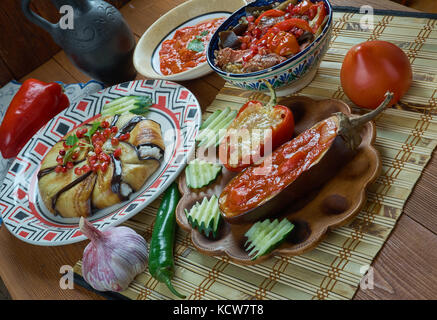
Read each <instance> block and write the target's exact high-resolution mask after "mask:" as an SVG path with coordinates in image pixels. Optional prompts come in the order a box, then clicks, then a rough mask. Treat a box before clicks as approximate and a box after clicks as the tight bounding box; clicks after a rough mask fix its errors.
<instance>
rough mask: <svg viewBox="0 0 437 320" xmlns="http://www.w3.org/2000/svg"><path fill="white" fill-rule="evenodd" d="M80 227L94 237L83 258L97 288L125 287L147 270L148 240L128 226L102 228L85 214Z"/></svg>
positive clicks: (85, 274) (85, 273) (88, 277)
mask: <svg viewBox="0 0 437 320" xmlns="http://www.w3.org/2000/svg"><path fill="white" fill-rule="evenodd" d="M79 228H80V230H81V231H82V233H83V234H84V235H85V236H86V237H87V238H88V239H90V240H91V242H90V243H89V244H88V245H87V246H86V248H85V250H84V253H83V259H82V276H83V278H84V279H85V280H86V282H88V284H89V285H91V286H92V287H93V288H94V289H95V290H98V291H116V292H119V291H123V290H125V289H127V287H128V286H129V284H130V283H131V282H132V280H133V279H134V278H135V276H136V275H138V274H139V273H141V272H142V271H144V270H145V268H146V266H147V262H148V258H149V254H148V250H147V242H146V240H144V238H143V237H142V236H140V235H139V234H138V233H136V232H135V231H134V230H132V229H131V228H128V227H124V226H122V227H112V228H108V229H107V230H105V231H100V230H98V229H97V228H96V227H94V226H93V225H92V224H91V223H90V222H88V221H87V220H86V219H84V218H83V217H81V218H80V221H79Z"/></svg>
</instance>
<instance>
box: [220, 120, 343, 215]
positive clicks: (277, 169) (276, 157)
mask: <svg viewBox="0 0 437 320" xmlns="http://www.w3.org/2000/svg"><path fill="white" fill-rule="evenodd" d="M336 136H337V123H336V121H335V120H334V119H333V118H328V119H326V120H324V121H322V122H320V123H319V124H318V125H317V126H315V127H313V128H310V129H308V130H306V131H305V132H303V133H301V134H300V135H299V136H297V137H296V138H295V139H293V140H291V141H289V142H287V143H285V144H283V145H282V146H280V147H279V148H277V149H276V150H275V151H274V152H273V153H272V154H271V155H270V156H269V157H268V158H267V159H266V160H264V162H263V163H261V164H259V165H257V166H252V167H249V168H247V169H246V170H245V171H243V172H241V173H240V174H239V175H238V176H236V177H235V178H234V179H232V180H231V181H230V182H229V184H228V185H227V186H226V187H225V189H224V190H223V193H222V195H221V197H220V207H221V208H226V210H225V211H226V212H223V214H225V215H227V216H236V215H238V214H241V213H244V212H246V211H248V210H251V209H253V208H255V207H257V206H259V205H261V204H263V203H264V202H265V201H267V200H269V199H270V198H271V197H272V196H274V195H276V194H277V193H278V192H280V191H282V190H283V189H284V188H285V187H287V186H288V185H289V184H291V183H292V182H293V181H294V180H296V179H297V178H298V177H299V176H300V175H301V174H302V173H303V172H304V171H307V170H308V169H309V168H310V167H311V166H312V164H314V163H315V162H316V161H317V160H318V159H319V158H320V157H321V156H322V155H323V154H324V152H325V151H326V150H328V149H329V147H330V146H331V145H332V143H333V141H334V139H335V137H336ZM269 161H271V167H268V168H265V170H266V172H265V173H264V174H259V170H260V169H261V168H260V167H263V166H265V165H266V164H268V163H269Z"/></svg>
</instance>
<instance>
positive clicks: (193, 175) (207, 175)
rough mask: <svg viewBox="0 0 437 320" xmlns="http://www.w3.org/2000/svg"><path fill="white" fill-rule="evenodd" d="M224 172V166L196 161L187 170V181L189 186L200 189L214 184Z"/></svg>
mask: <svg viewBox="0 0 437 320" xmlns="http://www.w3.org/2000/svg"><path fill="white" fill-rule="evenodd" d="M221 172H222V166H220V165H217V164H213V163H209V162H206V161H204V160H199V159H194V160H193V161H191V162H190V163H189V164H188V166H187V167H186V168H185V180H186V182H187V186H188V187H190V188H192V189H199V188H202V187H205V186H207V185H209V184H210V183H212V182H214V181H215V180H216V179H217V177H218V176H219V174H220V173H221Z"/></svg>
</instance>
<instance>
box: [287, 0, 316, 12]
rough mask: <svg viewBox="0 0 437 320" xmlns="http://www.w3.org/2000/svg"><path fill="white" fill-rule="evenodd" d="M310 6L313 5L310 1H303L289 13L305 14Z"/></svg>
mask: <svg viewBox="0 0 437 320" xmlns="http://www.w3.org/2000/svg"><path fill="white" fill-rule="evenodd" d="M312 6H313V3H312V2H311V1H308V0H303V1H301V2H300V3H299V4H297V5H296V6H294V8H293V10H292V12H291V13H293V14H299V15H302V14H304V13H305V12H307V11H308V10H309V9H310V8H311V7H312Z"/></svg>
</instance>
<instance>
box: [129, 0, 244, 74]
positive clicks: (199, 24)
mask: <svg viewBox="0 0 437 320" xmlns="http://www.w3.org/2000/svg"><path fill="white" fill-rule="evenodd" d="M245 4H246V2H245V1H244V0H208V1H204V0H190V1H187V2H184V3H182V4H181V5H179V6H177V7H175V8H174V9H172V10H170V11H169V12H167V13H166V14H165V15H163V16H162V17H161V18H159V19H158V20H157V21H155V23H153V24H152V25H151V26H150V27H149V28H148V29H147V31H146V32H145V33H144V34H143V36H142V37H141V39H140V40H139V41H138V44H137V47H136V49H135V53H134V65H135V68H136V69H137V71H138V72H139V73H140V74H142V75H143V76H145V77H147V78H153V79H163V80H172V81H184V80H191V79H195V78H199V77H202V76H204V75H207V74H208V73H210V72H211V71H212V69H211V68H210V67H209V65H208V63H207V60H206V49H207V47H208V43H209V40H210V39H211V37H212V35H213V34H214V32H215V30H217V29H218V27H219V26H220V25H221V24H222V22H224V21H225V20H226V18H228V17H229V16H230V15H231V14H232V13H233V12H234V11H235V10H237V9H239V8H240V7H242V6H244V5H245Z"/></svg>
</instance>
